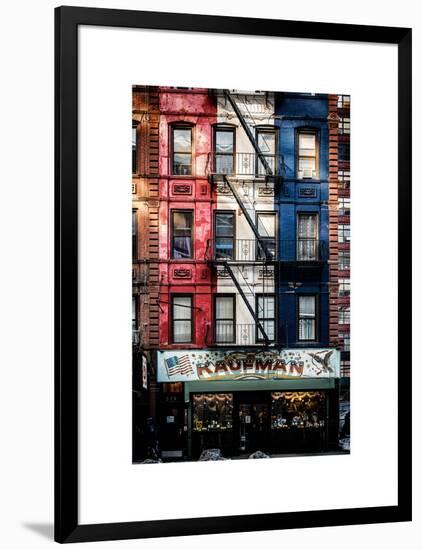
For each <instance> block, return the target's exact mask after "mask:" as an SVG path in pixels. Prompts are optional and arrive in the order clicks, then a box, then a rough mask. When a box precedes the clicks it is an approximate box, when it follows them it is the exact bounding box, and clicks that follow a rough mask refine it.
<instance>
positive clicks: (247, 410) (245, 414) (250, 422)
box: [238, 394, 271, 454]
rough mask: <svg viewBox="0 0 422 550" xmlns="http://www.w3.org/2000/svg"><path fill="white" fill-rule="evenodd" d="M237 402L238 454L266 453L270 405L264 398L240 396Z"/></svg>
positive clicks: (268, 438)
mask: <svg viewBox="0 0 422 550" xmlns="http://www.w3.org/2000/svg"><path fill="white" fill-rule="evenodd" d="M238 397H239V400H238V421H239V424H238V434H239V440H238V441H239V445H238V450H239V453H240V454H242V453H253V452H255V451H263V452H265V451H268V450H269V445H270V419H271V417H270V403H269V402H268V400H267V399H265V397H266V396H261V399H260V398H259V397H260V396H259V394H258V395H257V394H255V395H245V394H240V395H239V396H238Z"/></svg>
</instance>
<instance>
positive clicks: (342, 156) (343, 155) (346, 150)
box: [338, 143, 350, 162]
mask: <svg viewBox="0 0 422 550" xmlns="http://www.w3.org/2000/svg"><path fill="white" fill-rule="evenodd" d="M338 160H341V161H343V162H349V161H350V143H339V144H338Z"/></svg>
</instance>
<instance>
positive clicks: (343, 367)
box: [340, 361, 350, 378]
mask: <svg viewBox="0 0 422 550" xmlns="http://www.w3.org/2000/svg"><path fill="white" fill-rule="evenodd" d="M340 376H341V377H342V378H345V377H346V378H348V377H350V361H340Z"/></svg>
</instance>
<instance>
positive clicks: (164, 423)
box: [132, 87, 341, 461]
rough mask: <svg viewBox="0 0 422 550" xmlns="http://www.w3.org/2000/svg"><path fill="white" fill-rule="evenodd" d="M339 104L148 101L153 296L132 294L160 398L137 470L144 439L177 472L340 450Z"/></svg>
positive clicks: (226, 97) (233, 96) (148, 288)
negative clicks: (213, 453)
mask: <svg viewBox="0 0 422 550" xmlns="http://www.w3.org/2000/svg"><path fill="white" fill-rule="evenodd" d="M142 94H146V96H148V94H150V95H149V96H148V98H147V99H148V101H147V100H145V97H146V96H145V97H144V96H143V95H142ZM138 96H139V98H138V99H135V98H137V97H138ZM141 97H142V98H144V99H143V101H144V103H142V105H141V103H140V102H141V99H140V98H141ZM335 97H336V96H335ZM331 105H332V96H328V95H323V94H318V95H313V94H287V93H270V92H246V91H242V90H208V89H191V88H170V87H166V88H165V87H161V88H154V89H153V88H140V87H135V88H134V120H135V125H136V128H137V130H136V132H137V133H136V136H137V138H138V140H137V142H136V145H135V151H136V153H135V154H134V155H135V159H136V162H137V163H142V162H145V160H144V159H148V160H147V164H145V165H142V166H144V168H143V169H142V170H140V169H137V170H135V171H134V177H133V182H135V183H136V184H137V188H136V193H135V196H134V199H135V200H134V207H133V210H134V212H135V211H136V215H135V214H134V216H135V219H136V223H135V225H136V227H137V232H138V235H139V232H142V238H140V239H139V238H138V240H137V242H138V244H137V245H134V250H135V251H136V254H137V255H138V259H137V261H135V260H134V268H136V266H138V265H141V266H142V269H145V270H146V271H147V272H148V279H147V280H148V282H147V283H146V284H145V285H144V287H145V291H144V293H143V296H144V297H143V298H142V297H141V294H142V293H141V290H140V288H141V287H136V285H134V289H135V290H134V296H135V300H134V309H135V313H134V317H133V321H132V322H133V326H134V331H135V332H134V334H135V335H136V334H137V332H136V331H137V330H139V329H140V330H139V333H138V334H139V337H138V336H136V338H135V340H136V345H135V348H134V350H135V351H136V353H134V365H135V363H136V364H138V365H141V366H140V367H139V366H138V370H139V368H141V370H142V369H143V374H144V376H143V377H142V376H141V379H143V383H144V385H145V386H146V390H145V392H144V391H143V390H142V391H140V392H138V393H137V396H138V397H137V398H136V399H135V398H134V402H135V401H136V402H137V403H138V406H137V408H135V406H134V427H135V428H134V434H136V433H137V434H138V440H137V441H138V444H137V446H136V445H135V439H136V435H134V448H135V446H136V449H137V450H136V451H135V450H134V460H135V461H136V460H142V459H144V458H146V457H147V456H148V453H149V451H150V449H148V446H147V445H145V444H142V442H141V440H143V441H144V442H145V441H147V442H150V443H151V441H152V440H154V445H155V446H156V447H157V448H158V447H159V449H158V450H157V452H158V453H159V454H160V456H161V458H162V459H163V460H185V459H194V460H195V459H197V458H198V457H199V455H200V454H201V452H202V451H203V450H204V449H209V448H219V449H221V450H222V453H223V455H224V456H233V457H234V456H242V455H248V454H250V453H252V452H254V451H257V450H261V451H264V452H267V453H268V454H272V455H274V454H282V453H291V452H298V453H301V452H316V453H320V452H326V451H336V450H338V449H339V445H338V439H339V437H338V436H339V397H340V390H341V387H340V352H339V349H338V343H339V341H340V332H339V329H338V326H339V325H338V322H337V321H338V318H336V315H334V312H335V313H336V314H338V311H337V308H338V307H339V305H338V304H339V303H340V302H341V301H340V298H339V297H338V292H339V291H338V290H337V289H338V288H340V281H339V280H338V279H339V273H340V272H339V271H337V262H338V257H336V254H338V252H337V246H334V247H333V250H332V249H331V245H330V240H331V236H332V234H335V235H336V237H337V232H338V231H339V224H338V219H341V218H336V217H335V216H333V217H332V216H331V210H332V208H333V201H334V200H335V198H336V197H337V195H336V193H338V191H337V186H338V178H337V176H338V173H337V172H336V171H337V170H338V166H336V164H335V159H334V156H335V155H334V156H333V154H334V153H336V150H335V149H336V146H335V139H334V137H333V132H332V126H333V116H335V117H337V116H338V113H334V115H333V114H332V113H331V110H330V109H331ZM142 109H146V110H147V111H149V112H148V114H147V116H146V117H145V118H142V116H143V114H141V111H142ZM137 111H140V112H139V113H138V112H137ZM142 113H143V111H142ZM136 121H138V122H136ZM142 121H143V122H142ZM336 124H337V119H336ZM144 126H145V128H144ZM334 133H336V132H335V131H334ZM143 135H145V136H150V137H153V140H152V141H150V142H148V139H147V140H146V141H144V140H143V137H142V136H143ZM336 139H338V131H337V136H336ZM147 142H148V143H147ZM140 165H141V164H139V166H140ZM142 172H145V174H142ZM336 178H337V179H336ZM336 208H337V204H336ZM336 213H337V211H336ZM337 226H338V227H337ZM339 246H340V245H339ZM134 258H135V252H134ZM141 260H142V261H141ZM144 260H145V261H144ZM144 266H145V268H144ZM331 266H334V268H335V269H331ZM137 269H138V270H139V269H140V268H139V267H138V268H137ZM136 288H138V290H136ZM138 320H139V321H138ZM333 320H334V321H335V322H334V321H333ZM144 333H145V334H144ZM136 354H137V355H136ZM136 357H138V360H137V359H136ZM145 370H146V371H147V375H146V377H145ZM136 372H137V370H136V369H135V367H134V380H135V378H136V379H137V380H139V373H138V374H136ZM141 374H142V372H141ZM145 380H146V381H145ZM134 385H135V384H134ZM141 401H144V402H145V403H147V404H148V408H145V407H144V408H143V409H142V406H141V405H140V404H139V403H140V402H141ZM136 415H138V418H135V416H136ZM146 416H147V418H146ZM148 419H149V420H148ZM143 426H146V428H145V427H143ZM151 433H153V434H154V435H153V436H151ZM150 446H151V445H150Z"/></svg>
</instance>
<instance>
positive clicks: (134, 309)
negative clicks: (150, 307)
mask: <svg viewBox="0 0 422 550" xmlns="http://www.w3.org/2000/svg"><path fill="white" fill-rule="evenodd" d="M132 344H133V345H136V344H139V330H138V300H137V298H136V296H132Z"/></svg>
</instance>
